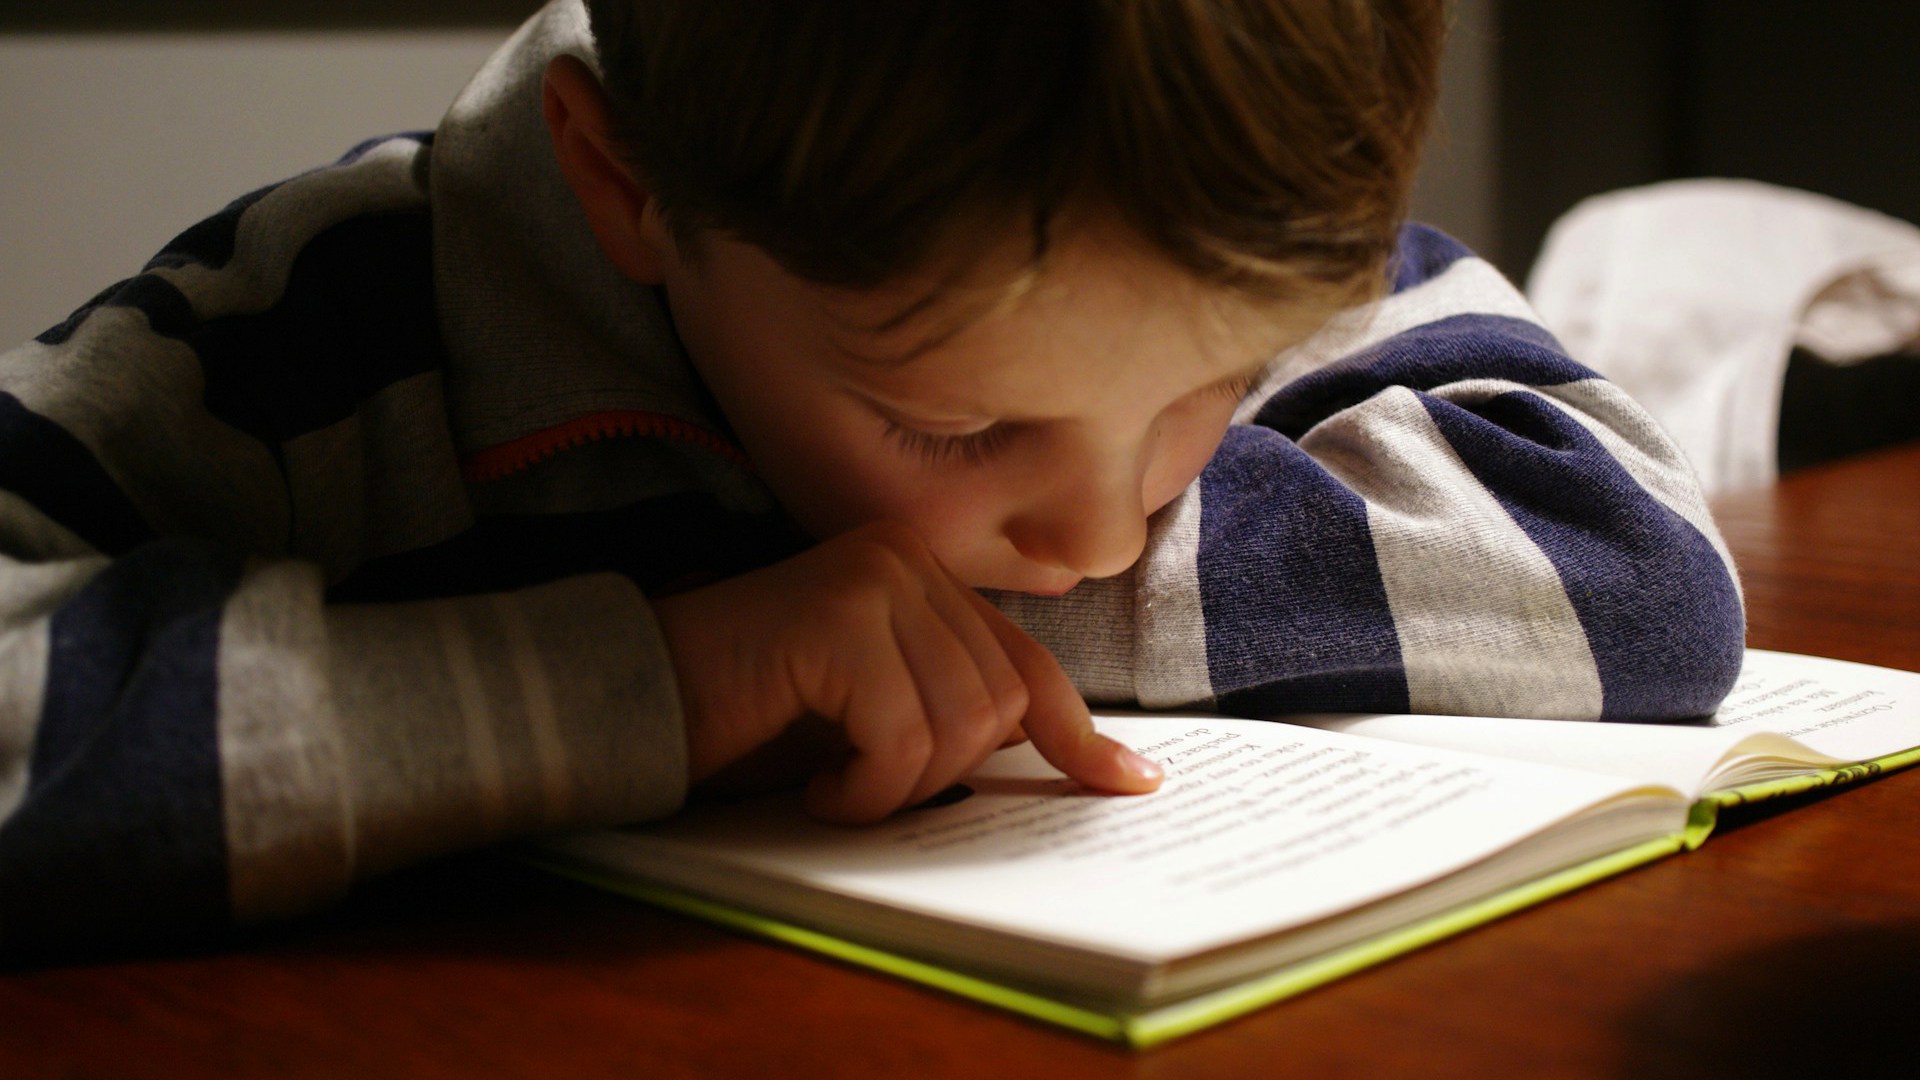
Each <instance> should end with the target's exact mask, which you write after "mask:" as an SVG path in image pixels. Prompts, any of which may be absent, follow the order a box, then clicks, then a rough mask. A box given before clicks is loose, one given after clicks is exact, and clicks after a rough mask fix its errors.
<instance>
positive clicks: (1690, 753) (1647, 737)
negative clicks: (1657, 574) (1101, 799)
mask: <svg viewBox="0 0 1920 1080" xmlns="http://www.w3.org/2000/svg"><path fill="white" fill-rule="evenodd" d="M1289 719H1290V720H1292V721H1294V722H1298V723H1301V724H1308V725H1312V726H1316V727H1322V728H1325V729H1327V730H1336V731H1346V732H1350V733H1353V734H1357V735H1365V736H1367V737H1370V738H1376V739H1391V740H1395V741H1400V742H1409V743H1418V744H1421V745H1428V746H1443V747H1450V748H1454V749H1463V750H1472V751H1477V752H1480V753H1487V754H1498V755H1501V756H1505V757H1511V758H1515V759H1517V760H1524V761H1537V762H1543V763H1548V764H1559V765H1564V766H1568V767H1571V768H1581V769H1589V770H1592V771H1595V772H1605V773H1608V774H1610V775H1615V776H1620V777H1632V778H1638V779H1641V780H1646V781H1649V782H1654V783H1661V784H1667V785H1670V786H1673V787H1677V788H1679V789H1680V790H1682V791H1688V792H1693V793H1695V794H1703V793H1704V792H1705V791H1706V790H1707V789H1710V788H1711V787H1713V786H1714V783H1715V779H1716V772H1717V771H1718V770H1720V769H1721V767H1722V766H1723V765H1725V764H1727V763H1728V762H1730V761H1732V760H1734V759H1737V758H1745V759H1767V758H1773V759H1779V760H1782V761H1791V762H1798V763H1800V764H1802V765H1805V766H1809V767H1824V766H1831V765H1837V764H1841V763H1845V762H1853V761H1865V760H1869V759H1872V758H1878V757H1884V756H1886V755H1889V754H1893V753H1897V752H1899V751H1902V750H1906V749H1909V748H1911V747H1915V746H1920V675H1917V674H1915V673H1913V672H1907V671H1896V670H1893V669H1891V668H1881V667H1873V666H1871V665H1866V664H1853V663H1848V662H1846V661H1841V660H1829V659H1825V658H1823V657H1815V656H1800V655H1797V654H1794V653H1780V652H1769V651H1766V650H1761V649H1749V650H1747V655H1746V662H1745V664H1744V665H1743V666H1742V668H1741V673H1740V678H1739V680H1738V681H1737V682H1736V683H1735V684H1734V688H1733V691H1732V693H1730V694H1729V695H1728V696H1727V700H1726V702H1725V703H1724V704H1723V705H1722V706H1721V707H1720V709H1719V711H1717V712H1716V713H1715V714H1714V715H1713V716H1711V717H1707V718H1705V719H1701V720H1696V721H1679V722H1675V723H1670V724H1624V723H1589V722H1582V721H1554V720H1519V719H1512V718H1506V717H1464V716H1411V715H1409V716H1391V715H1378V716H1376V715H1351V716H1332V715H1329V716H1313V717H1296V718H1289Z"/></svg>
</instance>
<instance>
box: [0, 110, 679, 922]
mask: <svg viewBox="0 0 1920 1080" xmlns="http://www.w3.org/2000/svg"><path fill="white" fill-rule="evenodd" d="M423 142H424V141H423V140H422V139H420V138H412V137H402V138H395V139H390V140H383V141H377V142H375V143H370V144H368V145H367V146H365V147H362V148H360V149H358V150H356V151H355V152H354V153H353V154H350V155H349V156H348V157H347V158H345V159H343V160H342V161H341V162H340V163H338V164H336V165H335V166H332V167H331V168H328V169H322V170H317V171H315V172H313V173H309V174H305V175H303V176H301V177H298V178H296V179H294V180H292V181H288V182H287V183H285V184H282V185H277V186H276V187H274V188H270V189H266V190H264V191H261V192H258V193H255V194H254V195H252V196H248V197H247V198H245V199H242V200H240V201H238V202H236V203H235V204H233V205H232V206H230V207H229V208H228V209H227V210H226V211H225V212H223V213H222V214H220V215H218V216H216V217H215V218H213V219H210V220H209V221H207V222H205V223H203V224H202V225H200V226H196V227H195V228H194V229H191V230H189V231H188V232H187V233H184V234H182V236H181V237H180V238H178V239H176V240H175V241H174V242H173V243H172V244H171V245H169V247H168V248H167V250H166V251H163V252H162V253H161V254H160V255H159V256H157V257H156V258H155V259H154V260H153V261H152V262H151V263H149V265H148V266H147V267H146V268H145V269H144V270H143V272H142V273H141V274H140V275H138V276H136V277H134V278H132V279H129V280H128V281H125V282H122V283H120V284H119V285H117V286H115V287H113V288H112V289H109V290H107V291H106V292H104V293H102V294H101V296H100V297H98V298H96V299H95V300H94V301H93V302H92V303H90V304H88V305H87V306H86V307H84V308H82V309H81V310H80V311H78V312H76V313H75V315H74V316H73V317H72V318H70V319H69V320H67V322H66V323H64V324H62V325H61V326H58V327H55V328H53V329H52V330H50V331H48V332H47V333H45V334H43V335H41V337H40V338H39V339H37V340H35V341H33V342H30V343H28V344H26V345H24V346H21V347H20V348H17V349H14V350H11V351H8V352H5V353H0V666H3V667H4V671H3V672H0V953H7V954H13V955H23V954H36V955H49V954H51V955H62V954H65V955H72V954H75V953H79V952H92V951H98V950H103V949H104V950H110V949H116V948H124V947H126V946H128V945H131V944H138V943H143V942H150V941H154V940H157V939H166V938H176V937H181V936H200V935H203V934H205V933H207V932H210V931H212V932H217V931H218V930H220V929H221V928H224V927H226V926H228V925H231V924H232V923H234V922H236V921H250V920H257V919H262V918H269V917H276V916H281V915H286V914H289V913H292V912H296V911H300V910H303V909H306V908H310V907H312V906H314V905H316V904H318V903H320V902H323V901H325V900H326V899H328V898H331V897H333V896H335V895H337V894H338V893H340V892H341V891H343V890H344V889H345V888H346V887H347V886H348V884H349V883H351V882H352V881H354V880H355V879H358V878H361V877H364V876H367V875H369V874H373V873H377V872H380V871H383V870H386V869H390V868H392V867H395V866H398V865H400V864H403V863H406V862H408V861H411V860H416V859H419V858H422V857H425V856H428V855H431V854H435V853H439V852H444V851H448V850H452V849H455V848H458V847H462V846H468V845H473V844H478V843H483V842H486V841H489V840H493V839H497V838H501V837H506V836H511V835H515V834H520V833H525V832H528V831H531V830H536V829H541V828H547V827H554V826H560V825H576V824H588V823H611V822H615V821H622V820H632V819H637V818H644V817H649V816H658V815H662V814H665V813H668V812H671V811H672V810H673V809H674V808H675V807H677V805H678V804H679V802H680V800H681V798H682V797H683V794H684V785H685V760H684V756H685V751H684V745H683V734H682V732H681V730H680V713H679V704H678V700H677V697H676V696H675V692H674V682H673V679H672V675H671V668H670V666H669V664H668V661H667V658H666V653H665V649H664V645H663V643H662V642H661V641H660V639H659V635H658V631H657V629H656V627H655V625H654V623H653V621H652V616H651V613H650V610H649V608H648V606H647V603H646V601H645V599H644V598H643V597H642V595H641V593H640V591H639V589H638V588H636V587H635V586H634V585H633V584H632V583H631V581H630V579H629V578H628V577H627V576H624V575H621V574H614V573H599V574H595V573H572V574H569V575H567V576H564V577H557V578H556V579H554V580H548V581H531V582H522V583H516V587H509V588H502V589H499V590H496V591H490V592H484V593H480V594H476V595H457V596H444V597H440V598H434V599H418V600H410V601H407V602H395V603H361V604H343V603H336V602H330V600H329V596H328V586H329V585H330V584H332V583H334V582H338V581H340V580H342V579H343V578H344V577H345V576H346V575H348V574H350V573H351V572H352V571H354V570H355V569H356V568H358V567H359V566H361V565H363V564H365V563H366V562H367V561H368V560H371V559H378V558H379V557H381V556H386V555H394V554H397V553H403V552H406V551H410V550H418V549H420V548H423V547H426V546H428V545H431V544H433V543H436V542H438V541H442V540H445V539H446V538H448V537H450V536H455V535H458V534H460V533H461V532H462V530H465V529H467V528H468V527H469V526H470V525H471V524H472V523H473V512H472V509H471V507H470V505H469V503H468V501H467V499H466V497H465V493H464V489H463V488H462V486H461V483H460V480H459V475H458V463H457V460H456V459H455V455H454V450H453V447H452V441H451V436H450V435H449V434H448V433H447V428H446V421H445V416H444V405H443V404H442V398H443V391H442V389H441V385H440V379H441V374H440V370H439V367H438V364H439V359H438V356H439V354H438V350H437V348H436V341H437V338H436V331H435V327H434V315H433V303H432V285H431V275H430V272H429V269H428V268H429V267H430V265H431V261H430V259H429V258H428V247H427V245H428V243H429V231H428V218H427V210H426V206H425V201H424V195H423V193H422V187H421V183H420V179H421V178H420V161H421V158H422V157H423V150H424V145H423ZM589 569H590V568H589Z"/></svg>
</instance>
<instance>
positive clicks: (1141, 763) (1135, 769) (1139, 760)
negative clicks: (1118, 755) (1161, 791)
mask: <svg viewBox="0 0 1920 1080" xmlns="http://www.w3.org/2000/svg"><path fill="white" fill-rule="evenodd" d="M1127 770H1128V771H1129V772H1131V773H1133V775H1135V776H1138V777H1139V778H1140V779H1142V780H1160V779H1163V778H1164V777H1165V776H1166V774H1165V773H1164V772H1162V771H1161V769H1160V763H1159V762H1157V761H1155V760H1153V759H1152V758H1148V757H1142V756H1140V755H1139V754H1136V753H1134V752H1133V751H1131V750H1129V751H1127Z"/></svg>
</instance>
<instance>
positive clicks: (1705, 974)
mask: <svg viewBox="0 0 1920 1080" xmlns="http://www.w3.org/2000/svg"><path fill="white" fill-rule="evenodd" d="M1916 976H1920V922H1915V923H1906V924H1896V925H1892V926H1868V927H1858V928H1852V929H1844V930H1835V931H1832V932H1830V933H1826V934H1819V935H1814V936H1809V937H1802V938H1796V939H1793V940H1791V941H1785V942H1779V943H1777V944H1774V945H1770V946H1768V947H1766V948H1764V949H1759V950H1755V951H1753V952H1751V953H1747V954H1745V955H1743V956H1740V957H1737V958H1735V959H1733V960H1732V961H1730V962H1727V963H1724V964H1720V965H1716V966H1714V967H1711V968H1708V969H1705V970H1702V971H1698V972H1695V973H1693V974H1692V975H1689V976H1688V977H1686V978H1684V979H1681V980H1678V981H1676V982H1675V983H1673V984H1672V985H1671V986H1669V987H1667V988H1666V989H1665V990H1664V991H1663V992H1661V993H1659V994H1657V995H1654V996H1653V997H1650V998H1649V999H1647V1000H1646V1001H1645V1002H1643V1003H1642V1004H1641V1005H1640V1007H1639V1008H1637V1009H1636V1010H1634V1012H1633V1013H1632V1014H1631V1015H1630V1017H1629V1018H1628V1020H1627V1030H1626V1032H1625V1036H1626V1037H1625V1039H1624V1040H1623V1041H1624V1042H1625V1043H1626V1045H1628V1046H1629V1047H1631V1048H1632V1049H1631V1050H1630V1051H1629V1052H1628V1057H1627V1059H1626V1060H1624V1061H1622V1062H1621V1068H1620V1075H1621V1076H1628V1077H1634V1078H1635V1080H1659V1078H1666V1077H1705V1076H1738V1077H1743V1078H1751V1077H1776V1076H1777V1077H1786V1076H1793V1077H1805V1076H1830V1075H1843V1076H1847V1077H1849V1078H1866V1077H1883V1076H1884V1077H1896V1076H1897V1077H1910V1076H1913V1075H1915V1063H1914V1060H1913V1049H1912V1048H1913V1030H1914V1022H1915V994H1914V984H1915V979H1916Z"/></svg>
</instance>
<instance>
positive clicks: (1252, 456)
mask: <svg viewBox="0 0 1920 1080" xmlns="http://www.w3.org/2000/svg"><path fill="white" fill-rule="evenodd" d="M1200 482H1201V490H1200V500H1201V501H1200V563H1199V574H1200V595H1201V597H1202V603H1203V605H1204V612H1205V615H1206V626H1207V670H1208V674H1209V676H1210V678H1211V680H1212V683H1213V690H1214V693H1215V695H1216V696H1218V697H1219V698H1220V699H1221V706H1222V707H1223V708H1225V709H1226V710H1227V711H1229V712H1237V713H1244V714H1247V715H1271V714H1273V713H1279V712H1302V711H1308V712H1313V711H1363V712H1366V711H1378V712H1405V711H1406V709H1407V679H1406V671H1405V668H1404V667H1403V665H1402V663H1401V658H1400V639H1399V635H1398V634H1397V633H1396V632H1395V630H1394V626H1393V617H1392V615H1391V613H1390V612H1389V610H1388V607H1387V594H1386V586H1385V584H1384V583H1383V582H1382V581H1381V579H1380V570H1379V567H1378V566H1377V565H1376V563H1375V561H1374V558H1373V538H1372V532H1371V530H1369V528H1368V527H1367V508H1366V504H1365V502H1363V501H1362V500H1361V499H1360V497H1359V496H1357V495H1355V494H1354V493H1353V492H1351V491H1349V490H1347V489H1346V488H1345V487H1344V486H1342V485H1341V484H1340V483H1339V482H1338V481H1336V480H1335V479H1334V478H1333V477H1332V476H1330V475H1328V474H1327V472H1326V471H1325V470H1324V469H1322V468H1321V467H1320V465H1319V464H1318V463H1317V462H1315V461H1313V459H1311V458H1309V457H1308V456H1307V455H1306V453H1305V452H1303V451H1302V450H1301V449H1300V448H1299V447H1298V446H1295V445H1294V444H1293V443H1292V442H1291V441H1290V440H1288V439H1285V438H1283V437H1281V436H1279V435H1277V434H1275V433H1274V432H1271V431H1267V430H1263V429H1260V428H1250V427H1234V428H1231V429H1229V430H1228V432H1227V437H1226V440H1225V441H1224V442H1223V443H1222V444H1221V446H1220V449H1219V451H1218V452H1216V453H1215V454H1214V457H1213V461H1212V462H1211V463H1210V464H1209V465H1208V466H1207V469H1206V471H1205V472H1204V473H1202V474H1201V478H1200Z"/></svg>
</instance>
